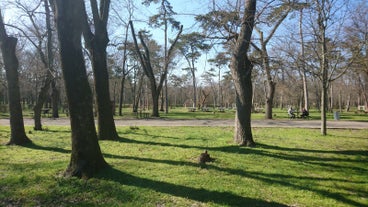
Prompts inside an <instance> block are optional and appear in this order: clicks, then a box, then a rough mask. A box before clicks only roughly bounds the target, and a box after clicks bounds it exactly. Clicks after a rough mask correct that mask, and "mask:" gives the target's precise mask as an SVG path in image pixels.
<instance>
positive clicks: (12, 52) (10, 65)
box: [0, 10, 31, 145]
mask: <svg viewBox="0 0 368 207" xmlns="http://www.w3.org/2000/svg"><path fill="white" fill-rule="evenodd" d="M17 41H18V39H17V38H15V37H11V36H8V35H7V33H6V30H5V25H4V21H3V18H2V12H1V10H0V47H1V53H2V56H3V61H4V67H5V71H6V79H7V81H8V97H9V110H10V133H11V134H10V141H9V142H8V143H7V144H8V145H11V144H15V145H25V144H28V143H30V142H31V140H30V139H29V138H28V137H27V135H26V133H25V129H24V122H23V114H22V107H21V105H20V92H19V82H18V67H19V62H18V58H17V56H16V46H17Z"/></svg>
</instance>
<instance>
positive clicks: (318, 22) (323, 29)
mask: <svg viewBox="0 0 368 207" xmlns="http://www.w3.org/2000/svg"><path fill="white" fill-rule="evenodd" d="M312 2H313V4H312V9H311V12H312V13H311V17H310V18H311V20H312V21H313V23H314V24H312V28H313V31H314V35H315V37H316V39H315V42H316V44H315V48H316V49H315V53H316V55H315V57H316V59H317V63H318V66H319V67H317V68H318V70H317V71H316V72H314V74H315V75H316V76H317V77H318V78H319V79H320V82H321V87H322V89H321V134H322V135H326V134H327V110H328V89H329V87H330V84H331V82H333V81H334V80H336V79H338V78H340V77H341V76H342V75H343V74H344V73H345V72H346V70H347V69H348V68H349V66H350V65H351V63H349V62H346V61H343V57H342V53H341V52H339V51H338V49H337V48H338V47H339V44H340V43H339V42H340V40H339V39H337V38H336V39H333V38H332V37H331V36H332V35H331V36H328V34H329V32H328V31H330V30H331V31H332V30H335V31H334V33H332V34H338V33H339V31H340V29H339V28H340V27H341V26H342V23H341V22H340V23H339V25H338V26H337V27H335V28H334V27H332V26H334V24H333V21H334V18H333V17H334V15H335V14H337V11H338V10H339V9H341V8H342V6H338V5H337V4H338V3H339V2H337V1H335V0H313V1H312ZM340 4H344V2H340ZM313 12H315V13H313ZM339 12H343V11H342V10H340V11H339ZM315 17H316V18H315ZM339 21H340V20H339ZM342 62H344V64H342ZM337 69H341V70H340V71H339V70H337Z"/></svg>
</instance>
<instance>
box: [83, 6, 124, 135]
mask: <svg viewBox="0 0 368 207" xmlns="http://www.w3.org/2000/svg"><path fill="white" fill-rule="evenodd" d="M109 6H110V1H109V0H101V1H100V8H99V9H98V6H97V1H96V0H91V10H92V14H93V22H94V30H95V31H94V34H93V33H92V31H91V29H90V25H89V24H88V21H87V14H86V11H85V8H84V9H83V10H82V11H81V12H82V14H83V20H84V22H83V23H84V24H83V29H84V31H83V35H84V39H85V42H86V46H87V49H88V50H89V53H90V54H91V56H92V69H93V77H94V81H95V91H96V102H97V120H98V137H99V139H101V140H117V139H118V138H119V136H118V134H117V132H116V126H115V122H114V117H113V112H112V110H111V109H112V103H111V99H110V90H109V75H108V71H107V55H106V48H107V44H108V42H109V38H108V34H107V20H108V15H109ZM99 11H100V12H99Z"/></svg>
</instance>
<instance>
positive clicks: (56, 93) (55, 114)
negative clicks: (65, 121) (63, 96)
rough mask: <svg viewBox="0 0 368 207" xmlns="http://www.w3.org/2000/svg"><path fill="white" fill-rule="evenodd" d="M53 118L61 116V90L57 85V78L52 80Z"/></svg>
mask: <svg viewBox="0 0 368 207" xmlns="http://www.w3.org/2000/svg"><path fill="white" fill-rule="evenodd" d="M51 90H52V92H51V97H52V118H59V98H60V97H59V90H58V89H57V87H56V79H53V80H52V82H51Z"/></svg>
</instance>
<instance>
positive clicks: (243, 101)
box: [230, 0, 257, 146]
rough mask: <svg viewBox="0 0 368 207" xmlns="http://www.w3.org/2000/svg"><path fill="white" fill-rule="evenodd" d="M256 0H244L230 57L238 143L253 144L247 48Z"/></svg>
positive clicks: (250, 77) (235, 135)
mask: <svg viewBox="0 0 368 207" xmlns="http://www.w3.org/2000/svg"><path fill="white" fill-rule="evenodd" d="M256 2H257V1H256V0H246V1H245V5H246V6H245V9H244V16H243V20H242V22H243V23H242V27H241V31H240V34H239V36H238V39H237V41H236V45H235V49H234V52H233V56H232V58H231V67H230V69H231V73H232V77H233V80H234V86H235V90H236V117H235V133H234V141H235V142H236V143H238V144H239V145H245V146H255V142H254V140H253V135H252V128H251V110H252V92H253V89H252V69H253V65H252V63H251V62H250V60H249V59H248V55H247V52H248V49H249V45H250V39H251V36H252V31H253V26H254V15H255V11H256Z"/></svg>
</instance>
